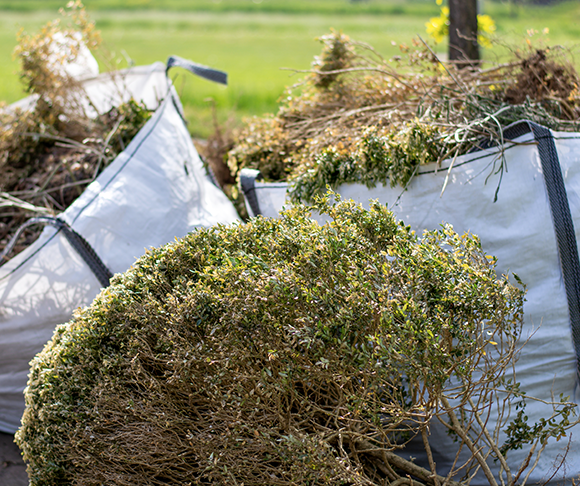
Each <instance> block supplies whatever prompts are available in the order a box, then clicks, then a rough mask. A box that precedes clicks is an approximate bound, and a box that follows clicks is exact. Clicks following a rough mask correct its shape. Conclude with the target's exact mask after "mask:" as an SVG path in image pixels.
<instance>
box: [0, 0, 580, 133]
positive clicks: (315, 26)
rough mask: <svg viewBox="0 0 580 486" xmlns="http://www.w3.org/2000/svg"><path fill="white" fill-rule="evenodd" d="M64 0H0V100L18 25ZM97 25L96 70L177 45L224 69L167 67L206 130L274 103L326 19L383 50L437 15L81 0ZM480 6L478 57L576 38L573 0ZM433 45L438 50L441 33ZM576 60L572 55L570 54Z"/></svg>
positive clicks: (400, 4) (392, 52)
mask: <svg viewBox="0 0 580 486" xmlns="http://www.w3.org/2000/svg"><path fill="white" fill-rule="evenodd" d="M65 3H66V2H65V1H64V0H0V80H1V81H0V100H3V101H5V102H7V103H10V102H13V101H16V100H18V99H19V98H22V97H23V96H24V91H23V85H22V83H21V82H20V80H19V76H18V70H19V67H18V63H17V61H16V60H15V59H14V58H13V54H12V53H13V50H14V47H15V46H16V34H17V32H18V31H19V30H20V29H24V30H25V31H26V32H30V33H33V32H36V31H38V30H39V28H40V27H41V26H42V25H43V24H45V23H46V22H47V21H49V20H51V19H53V18H56V17H57V16H58V9H59V8H60V7H63V6H64V4H65ZM84 3H85V6H86V8H87V10H88V12H89V14H90V15H91V17H92V18H93V19H94V20H95V21H96V24H97V28H98V29H100V30H101V34H102V38H103V48H102V50H101V52H100V53H97V59H98V60H99V63H100V65H101V70H102V71H104V70H111V69H116V68H123V67H127V66H128V65H131V64H139V65H141V64H149V63H152V62H155V61H165V60H166V59H167V57H168V56H169V55H172V54H176V55H179V56H182V57H186V58H189V59H191V60H193V61H196V62H198V63H201V64H206V65H209V66H212V67H215V68H217V69H222V70H224V71H227V72H228V73H229V80H230V84H229V86H228V87H227V88H226V87H221V86H217V85H214V84H212V83H208V82H206V81H204V80H201V79H195V78H193V77H192V76H190V75H188V74H186V73H185V72H178V71H179V70H175V72H174V73H173V74H172V76H176V79H175V83H176V86H177V88H178V91H179V92H180V94H181V96H182V101H183V103H184V105H185V109H186V115H187V117H188V119H189V121H190V131H191V133H192V134H193V135H194V136H196V137H207V136H208V135H209V134H210V133H211V132H213V125H214V118H213V107H214V106H215V107H216V114H217V120H218V121H219V123H221V124H224V123H225V122H226V120H228V119H231V123H232V124H235V123H237V122H239V120H241V119H242V118H243V117H245V116H248V115H259V114H263V113H267V112H275V111H276V109H277V102H278V100H279V98H280V96H282V95H283V92H284V87H285V86H288V85H291V84H294V83H296V82H298V81H299V80H300V78H301V75H297V74H295V73H293V71H292V70H288V69H282V68H290V69H296V70H304V69H309V67H310V63H311V61H312V59H313V57H314V56H315V55H317V54H318V53H319V52H320V48H321V46H320V44H319V43H318V42H317V41H316V40H315V39H316V38H317V37H319V36H321V35H324V34H326V33H328V32H329V30H330V29H331V28H334V29H337V30H341V31H343V32H345V33H346V34H348V35H349V36H351V37H353V38H356V39H358V40H360V41H364V42H367V43H369V44H371V45H372V46H373V47H374V48H375V49H376V50H377V51H378V52H380V53H381V54H383V56H385V57H387V58H389V57H392V56H396V55H397V54H399V51H400V45H401V44H409V43H411V42H412V39H413V38H414V37H416V36H417V35H421V36H422V37H423V38H428V36H427V34H426V32H425V23H426V22H427V21H428V20H429V19H430V18H431V17H434V16H437V15H439V12H440V7H439V6H438V5H437V4H436V2H435V1H434V0H406V1H400V0H358V1H355V0H350V1H348V0H293V1H292V2H288V1H287V0H124V1H120V0H86V1H85V2H84ZM480 10H481V11H482V13H485V14H488V15H490V16H491V17H492V18H493V19H494V20H495V23H496V26H497V30H496V37H497V38H498V39H499V42H498V43H496V44H495V46H494V47H493V48H490V49H484V50H483V57H484V59H486V60H489V61H501V60H502V59H503V58H505V57H506V56H507V54H508V50H509V47H508V46H510V45H511V46H514V45H518V44H519V45H521V44H522V42H525V41H526V40H530V38H532V40H533V41H534V42H537V43H538V45H540V46H546V45H556V44H562V45H565V46H567V47H568V48H570V49H572V50H573V49H574V47H575V43H576V42H577V40H578V39H579V38H580V4H579V3H578V2H576V1H551V2H550V1H547V0H535V1H532V0H519V1H518V0H511V1H507V0H493V1H492V0H485V1H483V2H480ZM435 50H436V51H437V52H438V53H445V52H446V50H447V46H446V43H445V41H444V42H442V43H440V44H437V45H436V46H435ZM576 64H577V65H578V63H576Z"/></svg>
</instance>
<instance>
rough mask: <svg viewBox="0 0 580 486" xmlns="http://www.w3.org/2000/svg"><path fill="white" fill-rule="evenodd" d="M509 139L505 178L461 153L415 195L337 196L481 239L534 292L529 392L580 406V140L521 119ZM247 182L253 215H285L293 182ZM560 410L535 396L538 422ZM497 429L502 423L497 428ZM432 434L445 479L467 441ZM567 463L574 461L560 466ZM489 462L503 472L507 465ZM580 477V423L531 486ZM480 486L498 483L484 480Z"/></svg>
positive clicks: (490, 162)
mask: <svg viewBox="0 0 580 486" xmlns="http://www.w3.org/2000/svg"><path fill="white" fill-rule="evenodd" d="M504 136H505V138H506V139H508V140H509V139H511V140H512V142H509V143H507V144H506V146H505V167H504V170H503V174H502V172H501V171H498V170H497V169H498V167H499V164H500V162H501V160H500V159H498V157H499V155H500V152H499V150H498V149H497V148H491V149H487V150H483V151H480V152H476V153H473V154H469V155H465V156H462V157H458V158H457V159H456V160H455V162H454V163H453V166H452V168H451V170H449V166H450V164H452V161H449V160H448V161H446V162H444V163H443V164H442V166H441V167H436V166H435V165H434V164H432V165H426V166H421V168H420V170H419V173H418V174H417V175H416V176H415V177H414V178H413V179H412V181H411V182H410V184H409V186H408V188H407V189H406V190H403V189H402V188H401V187H385V186H382V185H380V186H378V187H375V188H374V189H368V188H367V187H365V186H363V185H359V184H345V185H343V186H341V187H340V188H339V189H338V191H337V192H338V193H339V194H341V196H342V197H344V198H350V199H354V200H355V201H357V202H360V203H362V204H363V205H365V206H367V207H368V201H369V200H371V199H378V200H379V201H380V202H381V203H384V204H387V205H388V207H389V208H390V209H392V210H393V212H394V213H395V214H396V216H397V217H398V218H400V219H402V220H403V221H404V222H405V223H406V224H409V225H410V226H411V227H412V228H413V229H414V230H416V231H417V232H418V233H419V234H420V233H421V232H422V231H423V230H425V229H429V230H433V229H437V228H439V227H440V225H441V224H442V223H443V222H447V223H451V224H452V225H453V227H454V229H455V231H457V232H458V233H464V232H467V231H469V232H471V233H474V234H476V235H478V236H479V237H480V239H481V243H482V247H483V249H484V251H485V252H486V253H487V254H490V255H494V256H496V257H497V271H498V273H501V274H510V273H515V274H517V275H518V276H519V277H520V278H521V280H522V281H523V282H524V283H525V284H526V286H527V296H526V298H527V301H526V302H525V304H524V328H523V334H522V336H523V339H522V341H523V340H525V339H526V338H528V337H529V341H528V343H527V344H526V345H525V347H524V348H523V350H522V353H521V355H520V358H519V360H518V361H517V364H516V379H517V380H518V381H519V382H520V383H521V389H522V390H524V391H526V393H527V395H528V396H529V397H536V398H540V399H543V400H547V401H551V400H552V399H553V397H555V399H556V400H559V396H560V394H561V393H562V394H563V395H564V396H569V397H570V399H571V400H572V401H574V402H575V403H580V393H579V390H578V356H580V303H579V299H580V265H579V263H578V249H577V244H576V242H577V241H578V238H579V236H580V235H579V234H578V230H579V229H580V134H578V133H553V134H552V133H551V132H550V131H549V130H547V129H545V128H543V127H539V126H538V125H535V124H533V123H528V122H520V123H518V124H516V125H514V126H513V127H510V128H509V129H507V130H506V131H505V134H504ZM446 179H447V185H446V186H445V190H444V191H443V192H442V189H443V187H444V184H445V181H446ZM241 185H242V189H243V191H244V194H245V196H246V200H247V206H248V208H249V212H250V213H251V214H254V215H255V214H263V215H265V216H271V217H277V215H278V212H279V211H280V209H281V208H282V206H283V205H284V204H285V198H286V191H287V189H288V185H287V184H285V183H275V184H269V183H264V182H260V181H259V173H258V172H257V171H251V170H245V171H244V172H243V174H242V177H241ZM498 185H499V191H498V193H497V201H496V202H494V198H495V195H496V190H497V188H498ZM573 336H574V337H575V339H574V337H573ZM551 413H552V407H551V406H550V405H546V404H543V403H541V402H538V401H533V400H527V407H526V414H527V415H528V417H529V420H528V423H529V424H530V425H533V424H534V423H536V422H537V421H538V420H539V419H540V418H541V417H545V418H548V417H550V415H551ZM493 427H494V423H493V421H492V422H490V423H489V424H488V428H489V429H490V430H493ZM431 434H432V438H431V439H432V440H431V443H432V447H433V449H434V459H435V462H436V464H437V467H438V470H439V471H441V473H444V472H445V470H446V469H447V468H448V467H450V466H451V462H452V461H453V460H454V457H455V451H456V448H457V444H456V443H455V442H453V441H452V440H451V438H450V437H449V436H448V435H447V433H446V432H445V431H443V430H441V429H440V428H438V427H432V429H431ZM568 439H571V442H570V443H569V442H568ZM501 442H503V440H502V441H501ZM501 442H500V445H501ZM527 452H528V450H526V449H525V448H524V449H523V450H517V451H510V452H509V454H508V462H509V464H510V465H511V467H514V468H515V467H516V465H519V464H520V463H521V462H522V461H523V460H524V457H525V456H526V454H527ZM419 454H420V453H419V452H417V451H413V454H412V455H413V456H416V457H417V461H418V462H421V463H422V464H423V465H424V466H426V467H427V469H428V468H429V466H428V463H427V461H426V458H425V457H420V455H419ZM563 457H565V458H566V462H565V465H563V466H562V467H560V468H559V469H557V466H558V464H560V462H561V459H562V458H563ZM489 462H490V467H492V469H494V468H495V470H497V468H498V467H499V464H496V463H493V461H491V460H490V461H489ZM516 471H517V469H516ZM554 473H555V475H554V476H553V477H552V478H551V479H550V477H551V476H552V474H554ZM579 475H580V426H575V427H574V428H572V429H571V430H570V431H569V432H568V437H567V438H564V439H561V440H560V441H556V440H554V439H550V441H549V443H548V446H547V447H546V449H545V450H544V452H543V453H542V455H541V456H540V461H539V463H538V465H537V467H536V468H535V469H534V471H533V473H532V475H531V476H530V479H529V483H531V484H533V483H541V482H543V481H546V480H550V481H551V482H558V481H562V480H564V479H565V478H568V479H569V478H577V477H578V476H579ZM472 484H488V483H487V482H486V481H485V478H480V479H478V478H476V479H475V480H474V481H473V482H472Z"/></svg>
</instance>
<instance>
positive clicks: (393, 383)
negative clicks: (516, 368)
mask: <svg viewBox="0 0 580 486" xmlns="http://www.w3.org/2000/svg"><path fill="white" fill-rule="evenodd" d="M315 209H316V210H317V211H319V212H320V213H322V214H325V215H326V217H327V218H328V220H329V221H328V223H326V224H324V225H322V226H321V225H319V224H318V223H316V222H315V221H313V220H312V219H311V218H310V213H309V211H308V210H307V209H305V208H304V207H296V208H294V209H292V210H291V211H289V212H285V213H284V214H283V215H282V216H281V219H265V218H257V219H253V220H251V221H250V222H248V223H246V224H237V225H232V226H217V227H213V228H208V229H200V230H198V231H195V232H193V233H191V234H190V235H188V236H186V237H185V238H183V239H182V240H180V241H177V242H175V243H173V244H169V245H167V246H164V247H162V248H159V249H152V250H150V251H149V252H148V253H147V254H146V255H145V256H143V257H142V258H140V259H139V260H138V261H137V262H136V263H135V265H134V266H133V267H132V268H131V269H130V270H129V271H127V272H126V273H125V274H120V275H117V276H115V277H114V279H113V281H112V285H111V286H110V287H109V288H107V289H105V290H103V291H102V292H101V294H100V295H99V296H98V297H97V298H96V299H95V301H94V302H93V303H92V304H91V306H90V307H88V308H85V309H82V310H79V311H78V312H77V314H76V315H75V317H74V319H73V320H72V321H71V322H70V323H68V324H66V325H62V326H60V327H59V328H58V329H57V330H56V332H55V334H54V337H53V339H52V341H50V342H49V343H48V344H47V345H46V347H45V349H44V350H43V352H41V353H40V354H39V355H38V356H37V357H36V358H35V359H34V361H33V362H32V370H31V374H30V378H29V383H28V388H27V391H26V403H27V407H26V411H25V414H24V416H23V419H22V427H21V429H20V430H19V431H18V433H17V435H16V440H17V442H18V444H19V445H20V447H21V448H22V450H23V453H24V458H25V459H26V460H27V461H28V464H29V465H28V473H29V477H30V480H31V484H32V485H56V484H84V485H97V484H98V485H103V484H115V485H132V486H134V485H161V484H228V485H233V484H239V485H241V484H244V485H245V486H250V485H265V484H267V485H295V484H301V485H307V484H310V485H328V484H333V485H339V484H343V485H385V484H411V483H410V481H411V479H412V481H413V484H416V485H422V484H428V485H436V484H443V482H444V481H445V478H443V477H441V475H437V473H438V471H437V469H436V466H435V464H434V463H432V462H428V463H426V464H415V463H413V462H410V461H408V460H405V459H404V458H403V456H402V455H401V454H400V452H401V451H402V450H404V447H405V444H406V443H407V441H409V440H419V441H420V443H422V444H424V445H423V447H424V448H425V450H426V451H430V447H429V440H430V437H429V434H428V432H427V430H428V427H429V426H430V425H431V424H433V422H434V421H439V420H440V421H441V422H442V423H445V424H447V427H449V429H450V430H451V431H452V432H453V433H454V434H455V436H456V437H457V440H458V441H459V442H460V443H463V444H464V447H466V448H468V449H469V450H471V451H472V453H473V457H472V460H471V461H470V462H469V463H467V464H462V463H461V464H459V463H458V464H457V465H456V467H455V468H454V470H453V471H452V472H451V473H450V475H449V482H447V484H451V485H456V484H457V483H456V481H458V480H460V479H461V478H469V477H470V475H471V474H474V473H475V472H476V471H478V470H479V471H483V473H484V474H485V475H486V476H488V477H489V478H490V484H495V482H494V481H495V480H494V479H493V476H492V475H491V474H492V473H491V467H493V464H495V463H494V460H496V461H499V462H498V463H497V464H500V465H502V471H503V472H502V474H503V476H504V477H507V478H508V479H510V480H511V481H509V483H510V484H513V483H515V481H517V478H518V477H520V476H521V474H523V472H525V469H526V464H524V465H523V466H522V470H521V471H510V470H509V468H508V467H507V464H506V462H505V459H504V454H507V456H508V457H509V453H510V452H509V451H510V450H512V449H514V448H518V447H522V446H523V447H532V446H533V444H536V443H538V442H541V443H543V441H546V440H548V438H549V437H551V436H554V435H557V434H560V433H562V434H564V435H565V429H566V426H567V423H568V422H567V420H568V416H569V414H570V410H571V407H573V405H570V404H567V403H563V404H558V405H556V406H555V409H554V410H555V414H554V416H553V417H549V418H548V420H547V421H546V422H545V423H542V424H541V425H540V426H539V428H538V429H534V430H532V429H530V427H529V426H528V424H526V423H525V420H522V417H519V419H520V420H519V422H518V421H514V422H512V423H510V424H508V423H507V419H508V417H507V414H508V413H509V409H510V407H509V405H510V403H511V402H512V401H517V403H520V402H521V400H522V394H521V393H520V392H519V391H518V389H517V386H515V381H513V378H514V377H513V376H511V374H510V370H511V369H512V368H511V367H512V361H513V359H514V355H515V354H517V349H518V344H517V336H518V333H519V331H520V326H521V318H522V303H523V291H522V290H521V289H519V288H517V287H516V286H513V285H512V284H511V283H510V282H509V281H508V279H507V278H506V277H500V278H498V277H497V276H496V273H495V261H494V259H493V258H491V257H489V256H487V255H485V254H484V253H483V251H482V250H481V248H480V244H479V241H478V239H477V238H476V237H472V236H470V235H464V236H460V235H458V234H456V233H454V232H453V230H452V228H451V227H449V226H446V227H443V228H442V229H441V230H439V231H433V232H426V233H424V234H423V235H422V236H421V238H418V237H417V236H416V235H415V234H414V232H412V231H411V230H410V228H409V227H407V226H405V225H404V224H403V223H400V222H398V221H396V220H395V219H394V216H393V215H392V213H391V212H390V211H388V210H387V209H386V207H384V206H381V205H379V204H378V203H377V204H373V205H372V207H371V209H370V210H368V211H367V210H364V209H362V208H361V207H360V206H357V205H355V204H354V203H353V202H352V201H349V202H340V203H338V204H330V203H329V202H328V200H326V199H325V200H320V201H318V202H317V203H316V206H315ZM510 380H511V381H510ZM496 400H500V402H501V401H502V400H504V401H505V404H506V406H505V408H502V410H503V411H504V412H505V415H504V416H502V417H500V420H499V422H498V427H506V426H508V425H509V426H510V427H511V429H510V430H512V432H509V433H508V438H509V440H506V442H505V444H499V443H496V442H494V440H493V439H492V437H496V435H495V432H496V431H493V430H492V431H489V432H488V431H485V432H483V430H482V426H483V424H485V423H488V421H487V415H488V414H489V413H490V408H489V407H490V403H491V402H495V401H496ZM526 427H527V428H526ZM502 447H503V448H502ZM500 448H502V449H501V451H500ZM533 455H534V454H533V449H531V452H530V458H531V462H529V464H533V463H534V458H533V457H532V456H533ZM504 466H505V467H504ZM522 477H523V476H522ZM520 481H521V478H520Z"/></svg>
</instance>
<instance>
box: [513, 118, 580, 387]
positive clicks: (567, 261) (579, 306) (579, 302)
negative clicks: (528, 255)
mask: <svg viewBox="0 0 580 486" xmlns="http://www.w3.org/2000/svg"><path fill="white" fill-rule="evenodd" d="M530 131H531V132H532V134H533V135H534V138H535V140H536V142H537V143H538V154H539V155H540V162H541V164H542V172H543V174H544V182H545V184H546V191H547V193H548V201H549V203H550V212H551V214H552V223H553V225H554V232H555V234H556V242H557V245H558V256H559V258H560V267H561V269H562V277H563V280H564V288H565V290H566V299H567V301H568V312H569V316H570V326H571V328H572V340H573V342H574V349H575V351H576V362H577V366H578V374H579V376H580V259H579V258H578V244H577V241H576V231H575V229H574V221H573V219H572V214H571V212H570V205H569V204H568V195H567V192H566V185H565V184H564V178H563V176H562V168H561V167H560V161H559V159H558V151H557V149H556V144H555V142H554V137H553V135H552V132H551V131H550V130H549V129H548V128H546V127H543V126H541V125H538V124H537V123H534V122H532V121H529V120H523V121H520V122H517V123H514V124H512V125H510V126H509V127H507V128H506V129H505V130H504V138H510V139H513V138H516V137H518V136H520V135H523V134H525V133H528V132H530Z"/></svg>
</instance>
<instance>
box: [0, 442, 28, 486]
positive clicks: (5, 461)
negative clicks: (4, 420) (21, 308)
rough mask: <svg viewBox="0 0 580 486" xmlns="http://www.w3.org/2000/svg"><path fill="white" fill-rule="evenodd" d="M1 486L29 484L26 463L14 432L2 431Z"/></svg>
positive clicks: (0, 454) (0, 445) (0, 452)
mask: <svg viewBox="0 0 580 486" xmlns="http://www.w3.org/2000/svg"><path fill="white" fill-rule="evenodd" d="M0 486H28V475H27V474H26V464H24V461H23V460H22V456H21V455H20V449H19V448H18V446H17V445H16V444H15V443H14V436H13V435H12V434H4V433H2V432H0Z"/></svg>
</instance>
